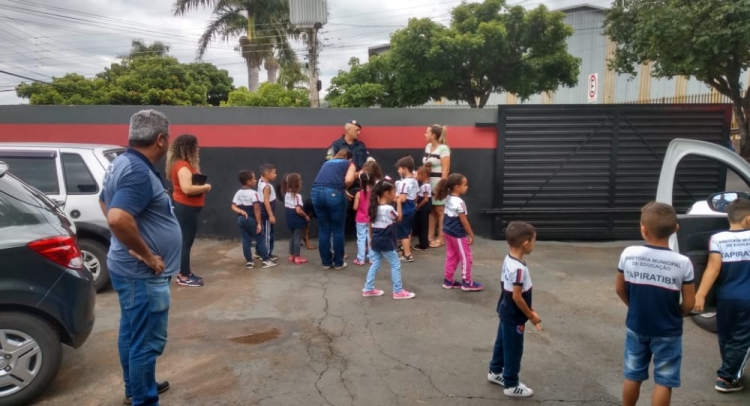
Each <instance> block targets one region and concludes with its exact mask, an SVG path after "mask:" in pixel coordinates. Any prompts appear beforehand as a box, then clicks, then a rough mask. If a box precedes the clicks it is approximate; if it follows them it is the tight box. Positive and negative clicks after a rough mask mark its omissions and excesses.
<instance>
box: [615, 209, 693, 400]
mask: <svg viewBox="0 0 750 406" xmlns="http://www.w3.org/2000/svg"><path fill="white" fill-rule="evenodd" d="M677 228H678V225H677V213H676V212H675V210H674V208H672V206H670V205H668V204H664V203H656V202H651V203H649V204H647V205H646V206H644V207H643V209H641V235H642V236H643V239H644V240H645V242H646V244H645V245H637V246H631V247H628V248H625V250H624V251H623V252H622V255H621V256H620V263H619V265H618V268H617V270H618V271H619V272H618V273H617V283H616V291H617V295H618V296H619V297H620V299H621V300H622V301H623V302H624V303H625V305H626V306H628V316H627V320H626V322H625V325H626V327H627V331H626V334H625V362H624V364H625V373H624V376H625V383H624V384H623V387H622V403H623V405H624V406H634V405H635V404H636V403H637V402H638V398H639V397H640V392H641V383H642V382H643V381H645V380H647V379H648V368H649V364H651V357H652V355H653V359H654V383H655V385H654V392H653V394H652V395H651V404H652V405H654V406H665V405H669V402H670V400H671V398H672V388H677V387H679V386H680V364H681V362H682V317H683V316H685V315H687V314H688V313H689V312H690V310H692V309H693V306H694V303H695V287H694V285H693V265H692V263H691V262H690V259H688V257H686V256H684V255H681V254H679V253H677V252H673V251H671V250H670V249H669V237H670V236H671V235H672V234H674V233H675V232H676V231H677ZM680 295H682V304H680Z"/></svg>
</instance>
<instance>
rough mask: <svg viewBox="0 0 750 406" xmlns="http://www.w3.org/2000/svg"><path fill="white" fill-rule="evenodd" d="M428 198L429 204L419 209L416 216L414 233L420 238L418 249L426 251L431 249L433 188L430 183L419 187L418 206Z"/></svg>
mask: <svg viewBox="0 0 750 406" xmlns="http://www.w3.org/2000/svg"><path fill="white" fill-rule="evenodd" d="M425 196H427V198H428V200H427V203H426V204H425V205H424V206H422V207H420V208H419V209H417V212H416V213H415V214H414V226H413V227H412V232H413V233H414V234H415V235H417V236H418V237H419V245H418V248H419V249H421V250H426V249H428V248H430V240H429V233H430V232H429V224H430V211H431V210H432V199H431V198H432V187H431V186H430V183H429V182H425V183H422V184H421V185H419V191H418V192H417V204H419V202H421V201H422V199H424V197H425Z"/></svg>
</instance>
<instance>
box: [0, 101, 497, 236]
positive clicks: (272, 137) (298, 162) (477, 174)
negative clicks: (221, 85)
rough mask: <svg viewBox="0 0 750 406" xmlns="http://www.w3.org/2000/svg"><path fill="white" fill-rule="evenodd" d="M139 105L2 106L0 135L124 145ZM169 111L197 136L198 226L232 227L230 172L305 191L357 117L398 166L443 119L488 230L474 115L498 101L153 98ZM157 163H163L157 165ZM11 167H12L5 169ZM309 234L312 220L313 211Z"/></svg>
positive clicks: (457, 166)
mask: <svg viewBox="0 0 750 406" xmlns="http://www.w3.org/2000/svg"><path fill="white" fill-rule="evenodd" d="M142 108H144V107H141V106H76V107H63V106H0V142H67V143H70V142H74V143H97V144H116V145H125V144H126V143H127V135H128V122H129V119H130V116H131V115H132V114H133V113H135V112H136V111H138V110H141V109H142ZM155 109H157V110H159V111H161V112H163V113H164V114H166V115H167V117H168V118H169V119H170V121H171V124H172V125H171V127H170V132H171V135H172V137H175V136H177V135H180V134H183V133H191V134H194V135H196V136H197V137H198V140H199V143H200V145H201V167H202V171H203V172H204V173H205V174H207V175H208V176H209V180H208V182H209V183H210V184H211V186H212V191H211V192H210V193H209V194H208V195H207V198H206V207H205V208H204V210H203V211H202V212H201V217H200V228H199V233H200V234H201V235H206V236H216V237H238V236H239V232H238V230H237V226H236V223H235V220H236V215H235V214H234V213H233V212H232V211H231V210H230V209H229V207H230V205H231V200H232V196H233V195H234V193H235V191H236V190H237V189H238V188H239V183H238V181H237V173H238V172H239V171H240V170H242V169H252V170H253V171H255V172H256V175H257V173H258V168H259V166H260V165H261V164H263V163H272V164H274V165H275V166H276V168H277V172H278V174H279V178H278V181H280V180H281V176H282V175H283V174H284V173H288V172H299V173H300V174H301V175H302V179H303V194H304V195H305V196H309V192H310V184H311V183H312V181H313V180H314V178H315V176H316V175H317V172H318V170H319V168H320V165H321V164H322V163H323V162H324V158H325V153H326V150H327V149H328V147H329V146H330V144H331V143H332V142H333V141H334V140H335V139H337V138H339V137H341V135H342V134H343V125H344V123H345V122H347V121H349V120H352V119H356V120H358V121H359V122H360V123H362V125H363V128H362V132H361V135H360V139H361V140H362V141H363V142H364V143H365V144H366V145H367V147H368V149H369V150H370V155H371V156H373V157H374V158H375V159H376V160H377V161H378V162H379V163H380V164H381V166H382V167H383V169H384V171H385V172H386V173H387V174H390V175H391V176H392V177H395V176H396V171H395V168H394V167H393V166H394V164H395V162H396V160H397V159H398V158H400V157H402V156H404V155H405V154H407V153H408V154H412V156H414V157H415V158H417V161H418V162H421V157H422V155H423V154H424V147H425V145H426V141H425V138H424V133H425V129H426V127H427V126H428V125H430V124H435V123H439V124H443V125H447V126H448V140H449V145H450V146H451V149H452V161H451V172H460V173H463V174H465V175H466V176H467V177H468V179H469V182H470V188H469V193H468V195H467V196H466V199H465V200H466V203H467V207H468V210H469V219H470V221H471V224H472V226H473V228H474V230H475V232H476V233H477V234H478V235H483V236H488V237H489V236H490V235H491V229H490V227H491V222H490V221H487V220H488V218H487V217H486V216H483V215H481V214H480V211H481V210H482V209H484V208H489V207H491V204H492V190H491V189H492V188H491V187H490V185H491V184H492V175H493V168H494V157H495V148H496V146H497V135H496V130H495V128H477V127H475V123H478V122H494V121H495V119H496V115H497V110H496V109H487V110H476V109H475V110H463V109H461V110H456V109H404V110H391V109H282V108H253V109H248V108H215V107H161V106H160V107H155ZM158 168H160V169H163V165H161V166H159V167H158ZM11 170H12V169H11ZM283 213H284V212H283V204H282V205H281V207H279V208H278V210H277V217H278V218H279V223H278V224H277V236H278V237H279V238H286V237H287V236H288V231H287V229H286V222H285V220H284V214H283ZM311 231H312V232H313V235H317V223H316V222H315V221H314V220H313V227H312V230H311Z"/></svg>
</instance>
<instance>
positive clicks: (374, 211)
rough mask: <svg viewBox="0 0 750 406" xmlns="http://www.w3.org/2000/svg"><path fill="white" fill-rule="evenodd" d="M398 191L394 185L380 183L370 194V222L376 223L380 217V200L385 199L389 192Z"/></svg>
mask: <svg viewBox="0 0 750 406" xmlns="http://www.w3.org/2000/svg"><path fill="white" fill-rule="evenodd" d="M394 190H396V186H394V185H393V183H390V182H385V181H382V180H381V181H378V183H376V184H375V187H374V188H373V189H372V194H370V207H368V213H367V214H368V215H369V216H370V222H372V223H374V222H375V219H376V218H377V217H378V206H379V205H380V198H381V197H383V195H384V194H386V193H387V192H391V191H394Z"/></svg>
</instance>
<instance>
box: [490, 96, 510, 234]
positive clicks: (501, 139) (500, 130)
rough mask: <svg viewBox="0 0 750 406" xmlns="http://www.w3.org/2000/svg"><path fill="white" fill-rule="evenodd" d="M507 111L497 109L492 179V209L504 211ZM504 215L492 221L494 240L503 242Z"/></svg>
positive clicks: (496, 215)
mask: <svg viewBox="0 0 750 406" xmlns="http://www.w3.org/2000/svg"><path fill="white" fill-rule="evenodd" d="M506 120H507V117H506V114H505V109H504V108H503V106H502V105H500V106H498V107H497V124H496V128H497V149H496V150H495V171H494V179H492V207H495V208H498V209H504V208H505V207H504V194H505V136H504V134H505V125H506ZM504 220H505V219H504V218H503V214H502V213H500V214H495V215H494V216H493V219H492V239H493V240H502V239H504V238H505V233H504V232H503V229H504V227H503V225H504Z"/></svg>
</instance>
